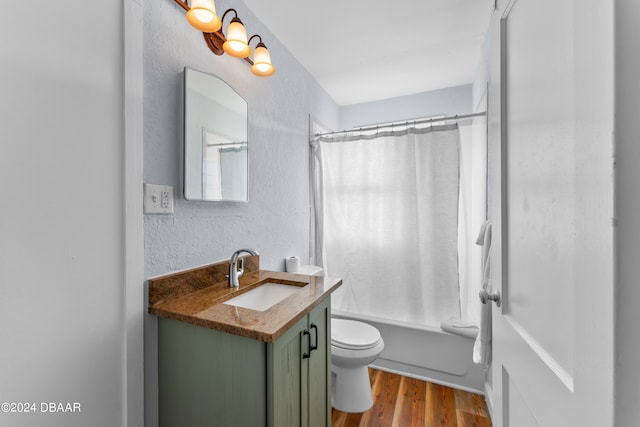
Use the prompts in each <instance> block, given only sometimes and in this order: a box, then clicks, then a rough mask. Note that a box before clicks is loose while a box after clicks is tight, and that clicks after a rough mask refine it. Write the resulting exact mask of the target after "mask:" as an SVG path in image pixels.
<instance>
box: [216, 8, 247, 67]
mask: <svg viewBox="0 0 640 427" xmlns="http://www.w3.org/2000/svg"><path fill="white" fill-rule="evenodd" d="M222 48H223V49H224V51H225V52H227V53H228V54H229V55H231V56H234V57H236V58H248V57H249V55H251V47H250V46H249V44H248V43H247V30H246V29H245V28H244V25H242V21H240V19H238V18H233V19H232V20H231V23H230V24H229V27H228V28H227V41H225V42H224V44H223V45H222Z"/></svg>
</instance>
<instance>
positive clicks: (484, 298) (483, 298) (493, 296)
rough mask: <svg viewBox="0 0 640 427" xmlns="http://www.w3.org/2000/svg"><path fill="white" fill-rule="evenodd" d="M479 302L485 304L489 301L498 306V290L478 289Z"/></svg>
mask: <svg viewBox="0 0 640 427" xmlns="http://www.w3.org/2000/svg"><path fill="white" fill-rule="evenodd" d="M479 296H480V302H481V303H483V304H486V303H487V302H489V301H493V302H495V303H496V305H497V306H498V307H500V291H488V290H486V289H480V294H479Z"/></svg>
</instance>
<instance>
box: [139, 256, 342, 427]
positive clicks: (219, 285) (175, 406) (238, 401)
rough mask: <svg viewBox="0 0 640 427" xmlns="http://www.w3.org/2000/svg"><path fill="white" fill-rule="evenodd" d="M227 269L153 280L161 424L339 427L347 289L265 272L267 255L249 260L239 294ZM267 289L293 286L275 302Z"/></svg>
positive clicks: (321, 280) (332, 282)
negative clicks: (334, 371)
mask: <svg viewBox="0 0 640 427" xmlns="http://www.w3.org/2000/svg"><path fill="white" fill-rule="evenodd" d="M228 268H229V262H221V263H216V264H212V265H210V266H205V267H201V268H198V269H194V270H190V271H185V272H180V273H176V274H173V275H168V276H164V277H160V278H156V279H151V280H149V312H150V313H151V314H155V315H157V316H159V319H158V381H159V416H160V425H161V426H273V427H286V426H329V425H331V331H330V326H331V303H330V298H329V296H330V294H331V292H333V291H334V290H335V289H337V288H338V287H339V286H340V285H341V284H342V281H341V280H339V279H331V278H327V277H315V276H305V275H299V274H291V273H282V272H275V271H265V270H260V269H259V257H258V256H247V257H245V274H244V275H243V276H241V277H240V278H239V287H238V288H235V289H234V288H230V287H229V285H228V281H227V278H226V277H225V276H226V274H227V273H228ZM268 284H277V285H280V286H281V285H288V287H291V286H293V287H294V288H292V290H290V291H289V292H288V293H286V294H285V296H281V295H280V296H277V297H276V298H275V300H274V301H275V302H273V301H267V300H269V299H270V298H272V295H271V296H270V295H269V294H268V293H264V292H263V290H267V288H268ZM260 287H264V289H262V290H260V289H258V288H260ZM285 287H286V286H285ZM240 295H242V296H243V298H237V297H238V296H240ZM252 295H257V296H258V298H252ZM265 301H266V302H267V303H268V304H266V305H269V304H272V305H271V306H270V307H266V308H265V307H264V305H265V304H264V303H265ZM261 303H262V306H260V307H257V306H255V307H254V306H253V305H252V304H258V305H260V304H261ZM235 304H238V305H235ZM243 305H245V306H243ZM248 307H253V308H248ZM254 308H257V309H254Z"/></svg>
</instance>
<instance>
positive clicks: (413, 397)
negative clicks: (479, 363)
mask: <svg viewBox="0 0 640 427" xmlns="http://www.w3.org/2000/svg"><path fill="white" fill-rule="evenodd" d="M369 377H370V380H371V391H372V393H373V407H372V408H371V409H369V410H368V411H366V412H364V413H362V414H349V413H346V412H340V411H338V410H336V409H332V412H331V421H332V426H333V427H407V426H411V427H423V426H424V427H435V426H438V427H491V419H490V418H489V412H488V410H487V406H486V404H485V401H484V397H483V396H481V395H477V394H472V393H468V392H465V391H461V390H455V389H452V388H449V387H444V386H441V385H437V384H432V383H428V382H425V381H421V380H417V379H413V378H408V377H403V376H400V375H396V374H391V373H388V372H384V371H379V370H376V369H370V370H369Z"/></svg>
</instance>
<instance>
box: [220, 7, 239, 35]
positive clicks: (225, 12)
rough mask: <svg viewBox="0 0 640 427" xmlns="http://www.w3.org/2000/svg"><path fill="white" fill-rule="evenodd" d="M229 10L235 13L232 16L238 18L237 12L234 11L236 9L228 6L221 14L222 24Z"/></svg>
mask: <svg viewBox="0 0 640 427" xmlns="http://www.w3.org/2000/svg"><path fill="white" fill-rule="evenodd" d="M229 12H233V14H234V15H235V16H234V18H236V19H237V18H238V12H236V10H235V9H233V8H229V9H227V10H225V11H224V13H223V14H222V18H221V21H222V23H223V24H224V17H225V16H227V13H229ZM220 31H222V30H220Z"/></svg>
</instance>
